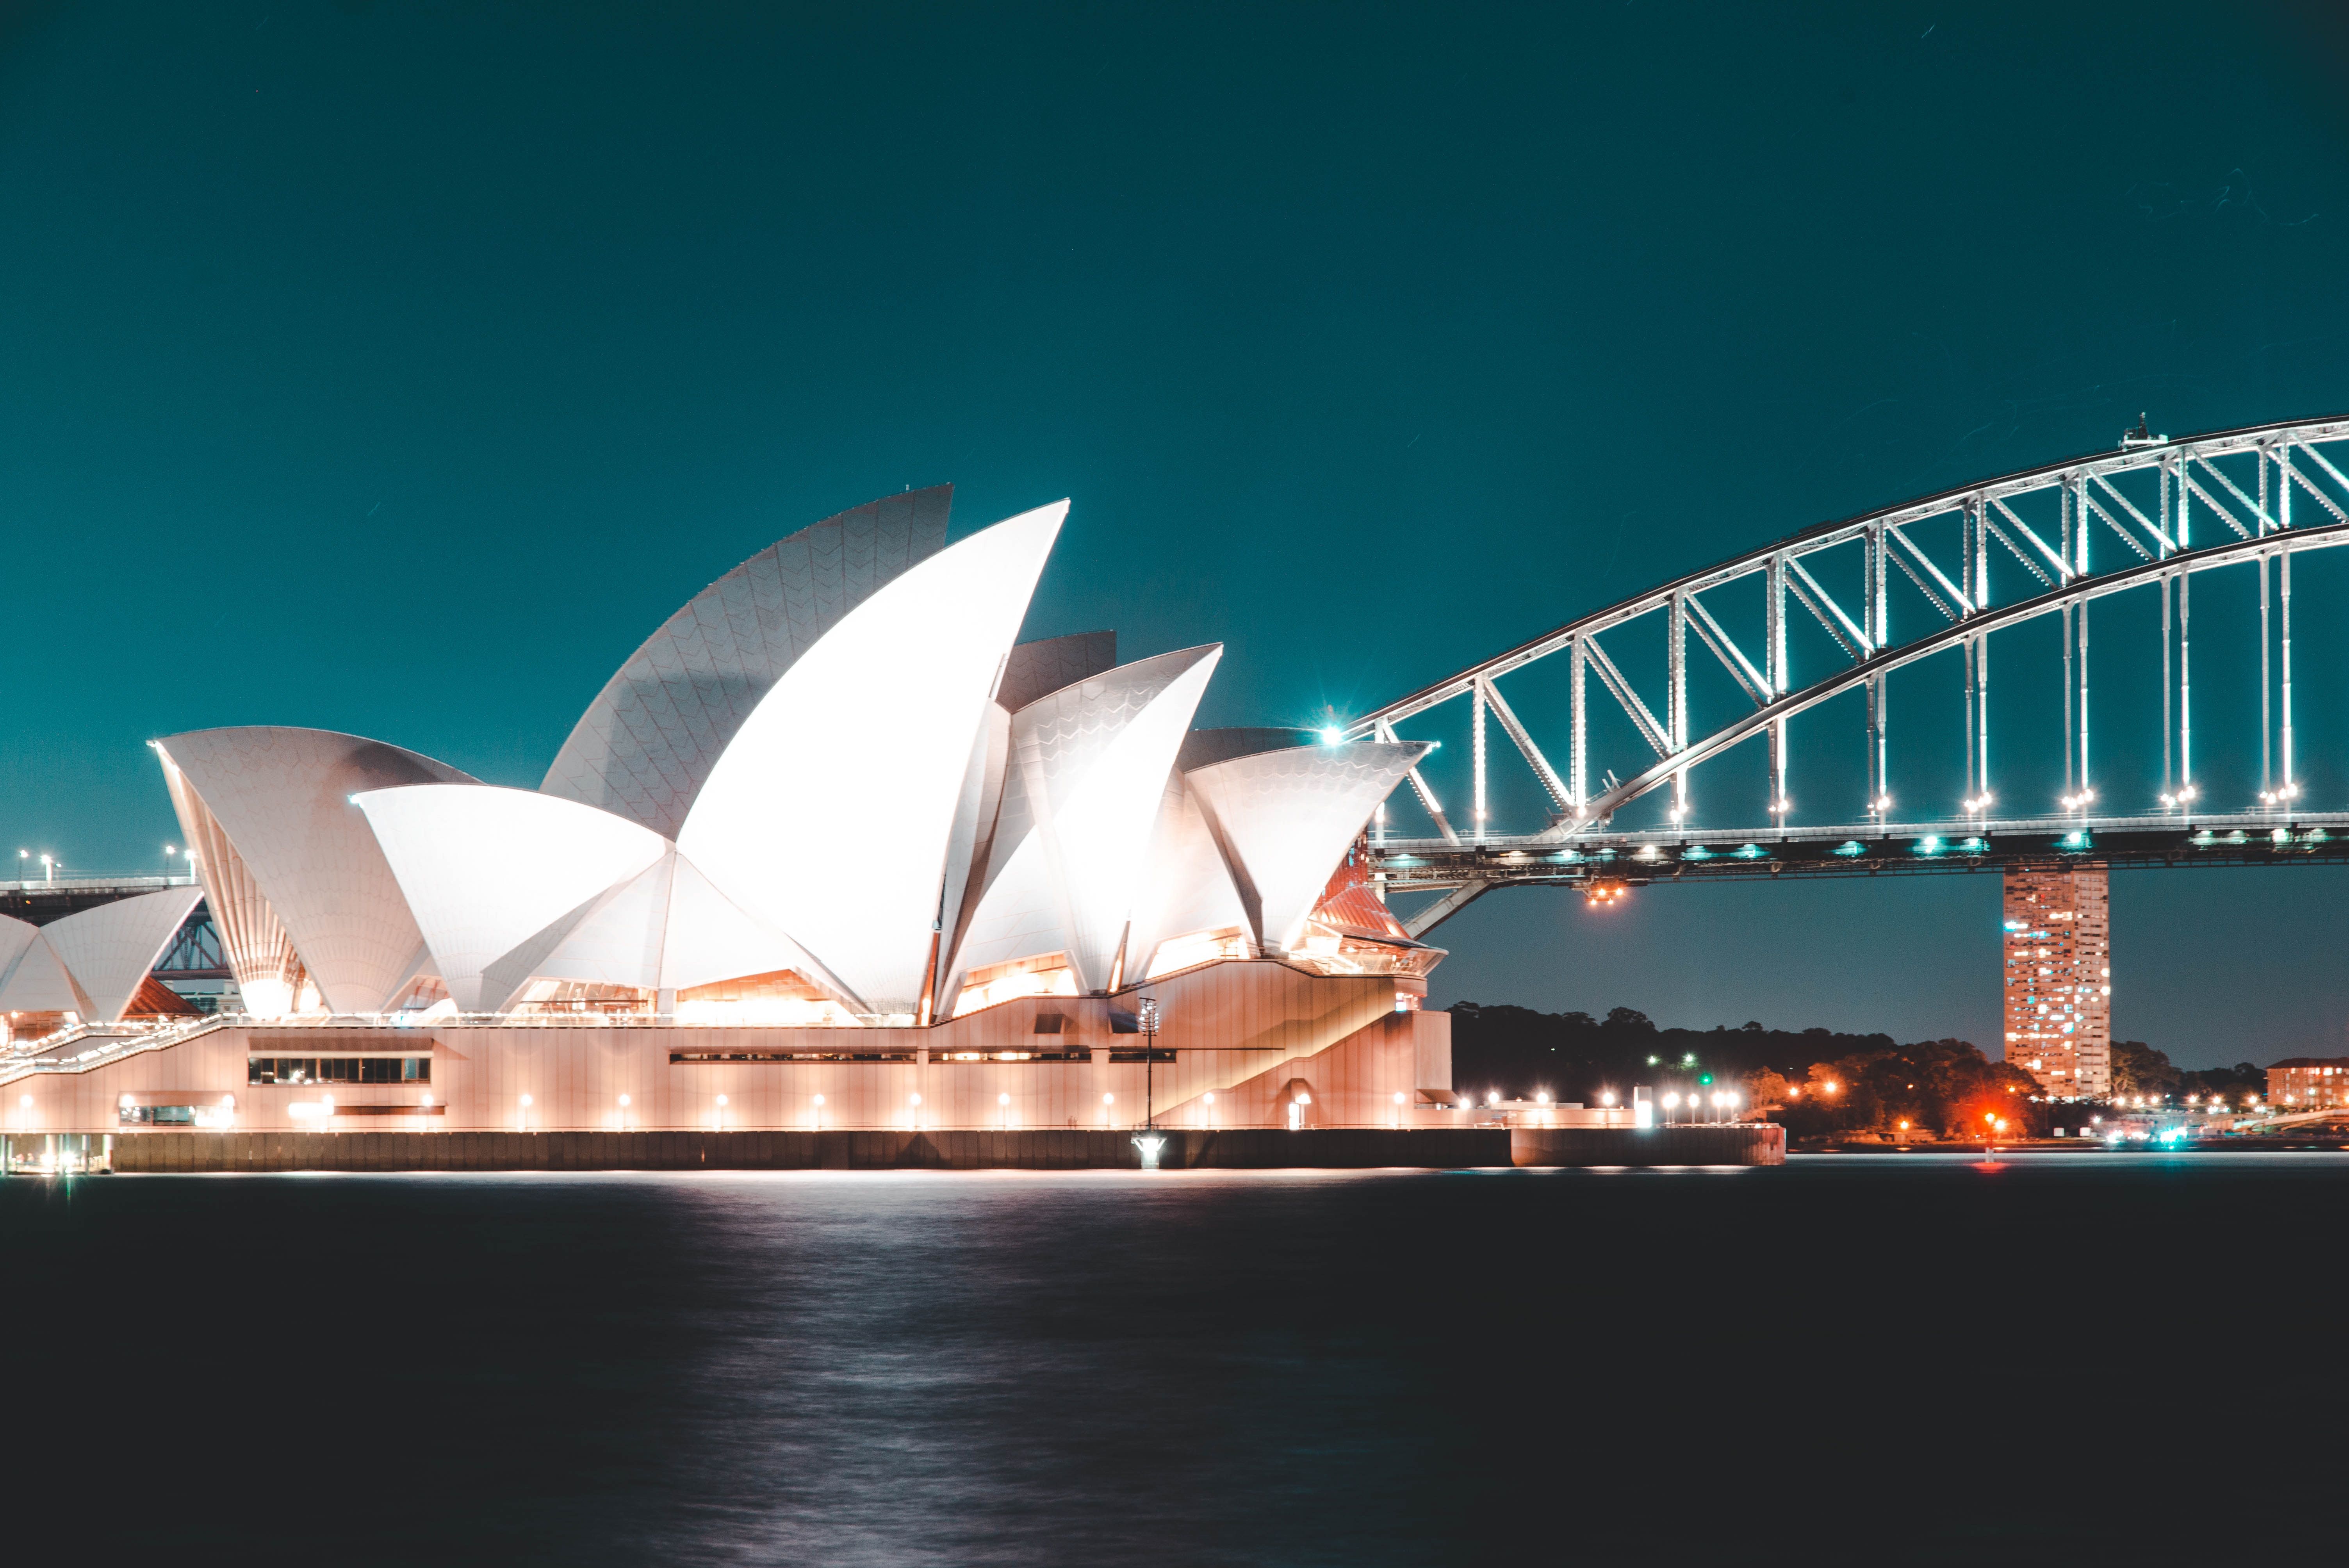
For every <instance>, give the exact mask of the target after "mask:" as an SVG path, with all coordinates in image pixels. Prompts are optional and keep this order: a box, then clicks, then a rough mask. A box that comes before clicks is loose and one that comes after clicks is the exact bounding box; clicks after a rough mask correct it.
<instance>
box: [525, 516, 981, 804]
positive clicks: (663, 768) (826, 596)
mask: <svg viewBox="0 0 2349 1568" xmlns="http://www.w3.org/2000/svg"><path fill="white" fill-rule="evenodd" d="M953 498H954V487H953V486H952V485H938V486H936V487H934V488H932V489H929V490H908V491H906V492H905V493H904V494H901V495H892V496H884V497H883V498H882V499H880V500H875V501H870V502H867V503H866V504H865V505H864V506H860V507H856V508H854V509H852V510H850V511H843V512H842V513H840V514H839V515H837V516H835V517H828V518H826V519H824V520H823V521H822V522H818V523H813V524H811V525H810V526H808V527H806V528H803V529H802V530H801V531H799V532H797V533H794V534H792V535H791V536H790V537H789V538H787V539H782V540H779V541H777V542H775V543H773V544H771V545H769V546H768V547H767V548H766V549H764V550H762V551H761V552H759V553H758V554H756V555H753V556H752V557H750V560H748V561H745V562H742V564H741V565H740V566H737V567H736V568H735V569H734V570H733V571H731V572H729V573H727V574H726V575H725V576H723V577H720V578H719V580H718V581H717V582H715V583H711V584H710V585H709V587H707V588H705V589H703V590H702V591H701V592H700V593H697V594H695V595H694V596H693V597H692V598H691V599H690V600H688V602H687V603H686V604H685V605H684V607H683V608H681V609H679V610H678V612H677V614H674V615H671V616H670V617H669V618H668V619H667V621H665V622H663V623H662V624H661V626H660V629H659V630H658V631H656V632H655V633H654V634H652V635H651V636H649V637H647V638H646V639H645V642H644V645H642V646H641V647H639V648H637V649H636V652H635V653H634V654H632V655H629V657H628V661H627V662H626V664H624V665H621V666H620V668H619V670H618V671H617V672H616V674H615V675H614V676H612V678H611V679H610V680H609V681H608V682H606V683H605V686H604V689H603V690H602V691H601V692H599V693H598V694H596V696H595V701H594V702H592V703H590V704H589V705H588V706H587V710H586V711H585V713H583V714H582V715H580V717H579V722H578V723H577V725H575V726H574V727H573V728H572V731H571V735H570V738H568V739H567V740H565V741H564V744H563V749H562V750H561V751H560V752H558V753H557V754H556V755H555V758H554V765H553V766H552V767H550V768H549V769H547V771H546V780H545V782H544V783H543V784H541V785H540V786H539V789H541V791H543V793H545V794H549V795H556V796H560V797H562V798H563V799H567V800H575V801H578V802H580V803H582V804H584V805H589V806H597V807H601V808H603V809H604V810H608V811H613V812H616V813H617V814H618V815H620V816H623V817H626V818H627V819H629V820H631V821H634V822H636V823H638V824H640V825H641V826H644V827H647V828H650V829H652V830H654V831H655V832H657V833H659V834H661V835H662V836H663V837H664V838H669V839H674V838H675V837H676V836H677V834H678V830H680V829H681V828H682V827H683V826H684V824H685V819H686V817H687V815H688V813H689V812H690V811H691V810H692V808H693V803H694V800H695V799H696V797H697V796H698V794H699V793H700V790H701V787H702V785H703V783H704V781H706V780H707V779H709V773H710V770H711V769H713V768H715V767H716V766H717V764H718V759H719V757H720V756H721V755H722V754H723V753H724V752H725V749H726V748H727V746H728V744H729V743H730V741H732V739H733V738H734V736H735V734H736V732H738V731H739V730H740V728H741V727H742V726H743V724H744V723H745V722H746V721H747V720H748V719H749V718H750V715H751V713H752V712H754V711H755V710H756V709H757V707H758V706H759V703H760V702H761V699H763V698H764V697H765V696H766V695H767V693H768V692H769V691H771V690H772V689H773V687H774V684H775V682H776V681H777V680H778V679H780V678H781V676H782V674H783V672H784V671H785V670H787V669H789V668H791V666H792V665H793V664H794V663H795V662H797V661H798V660H799V659H800V658H801V657H802V655H804V654H805V653H806V652H807V650H808V649H809V648H810V647H811V646H812V645H813V644H814V643H815V641H816V640H817V639H818V638H819V637H822V636H823V635H824V634H826V633H827V632H829V631H831V630H832V629H833V627H834V626H836V625H838V624H840V622H841V621H842V620H843V618H844V617H846V616H847V615H848V614H850V613H851V612H852V611H854V609H855V608H856V607H857V606H858V605H859V604H861V603H864V601H865V600H866V599H868V598H870V597H872V595H873V594H874V593H875V592H876V591H878V590H879V589H880V588H881V587H882V586H884V585H885V584H886V583H889V582H890V581H891V580H893V579H894V578H895V577H897V576H898V575H899V574H900V573H904V572H905V570H906V569H908V568H909V567H912V566H914V565H916V563H918V562H923V561H926V560H927V559H929V558H930V557H931V556H933V555H936V553H937V552H939V551H940V550H942V549H944V548H945V546H946V542H947V511H948V509H949V507H950V506H951V504H952V501H953Z"/></svg>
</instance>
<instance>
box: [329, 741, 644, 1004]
mask: <svg viewBox="0 0 2349 1568" xmlns="http://www.w3.org/2000/svg"><path fill="white" fill-rule="evenodd" d="M357 806H358V809H359V810H361V811H363V812H365V813H366V815H367V821H368V823H369V824H370V825H371V826H372V827H373V828H374V830H375V834H376V838H377V840H378V841H379V842H380V843H381V844H382V845H383V852H384V856H385V858H386V860H388V861H389V863H390V866H391V869H392V872H393V873H394V874H395V875H396V876H397V877H398V880H399V887H400V890H401V892H404V893H405V894H406V895H407V899H408V907H409V909H410V910H412V911H413V912H414V913H415V917H416V923H417V925H418V926H419V928H420V929H421V930H422V931H423V933H424V940H425V942H426V943H427V944H429V946H430V948H431V952H432V958H433V962H434V965H435V966H436V967H437V968H438V969H439V971H440V979H441V982H442V983H443V984H444V985H447V986H448V987H449V995H450V998H451V999H453V1000H454V1001H455V1002H456V1004H457V1006H458V1007H459V1009H460V1011H463V1012H468V1013H471V1012H480V1011H482V1010H484V1009H485V1008H494V1007H498V1006H503V1004H504V1003H505V1002H506V1000H507V999H508V997H509V996H511V995H512V990H513V988H514V985H519V984H520V982H521V980H522V979H527V978H528V977H529V975H528V973H527V966H526V965H525V973H524V974H523V975H521V976H520V977H518V978H516V979H515V980H514V982H513V985H509V986H507V987H506V990H505V991H504V992H503V993H502V994H501V995H490V992H491V990H492V988H493V985H492V982H491V981H490V980H489V978H488V977H487V976H486V975H485V974H484V971H486V970H488V969H489V968H490V967H491V966H492V965H495V964H496V963H497V962H498V961H499V960H500V959H501V958H503V957H504V956H505V955H506V954H508V953H510V952H512V950H513V949H514V948H515V947H516V946H517V945H519V944H523V943H524V942H526V941H528V940H530V939H531V938H533V937H534V936H537V935H539V934H541V933H543V932H546V931H548V930H549V928H551V927H554V926H555V925H556V924H557V923H558V922H562V921H564V920H566V919H569V918H573V917H574V916H575V915H576V913H578V912H579V911H580V910H581V909H582V908H583V906H585V905H588V904H590V903H594V902H595V901H597V900H599V899H601V898H602V897H604V895H605V893H606V892H609V891H610V890H611V889H613V888H614V887H616V886H618V885H619V884H621V883H623V882H626V881H628V880H629V879H630V878H632V877H634V876H635V875H636V873H637V872H641V871H644V870H645V869H646V868H647V867H648V866H651V865H653V864H654V863H655V862H656V861H659V860H660V859H661V858H662V857H663V856H664V855H665V854H667V852H668V844H667V841H665V840H663V839H662V838H661V836H660V835H659V834H658V833H656V832H654V831H653V830H651V829H649V828H645V827H641V826H639V825H638V824H636V823H635V822H631V821H629V820H626V818H624V817H617V816H615V815H613V814H612V813H611V812H609V811H599V810H596V809H595V808H594V807H592V806H583V805H580V804H579V803H578V802H577V801H575V800H564V799H557V798H556V797H554V796H552V795H542V794H539V793H537V792H535V791H533V790H528V789H498V788H495V787H494V786H492V785H488V784H424V785H414V786H410V787H409V788H406V789H377V790H371V791H369V792H367V793H365V794H362V795H360V796H359V797H358V798H357ZM559 935H560V934H559V933H558V934H557V936H558V938H559ZM548 945H549V949H550V950H551V949H552V947H553V945H554V944H553V943H549V944H548Z"/></svg>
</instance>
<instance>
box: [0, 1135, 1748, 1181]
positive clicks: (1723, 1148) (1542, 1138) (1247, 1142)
mask: <svg viewBox="0 0 2349 1568" xmlns="http://www.w3.org/2000/svg"><path fill="white" fill-rule="evenodd" d="M1159 1136H1161V1137H1163V1138H1164V1139H1165V1140H1166V1142H1165V1146H1164V1149H1163V1150H1162V1151H1161V1153H1160V1157H1159V1163H1160V1165H1161V1166H1162V1167H1164V1168H1165V1169H1168V1170H1180V1169H1185V1168H1189V1169H1215V1170H1281V1169H1298V1168H1320V1169H1369V1168H1375V1167H1411V1168H1417V1169H1422V1170H1447V1169H1463V1168H1470V1167H1493V1166H1504V1165H1524V1166H1560V1165H1775V1164H1779V1163H1782V1162H1783V1161H1785V1137H1784V1133H1783V1130H1781V1129H1778V1128H1775V1127H1672V1128H1652V1129H1649V1130H1644V1131H1635V1130H1630V1129H1618V1128H1517V1129H1503V1128H1456V1129H1455V1128H1442V1129H1422V1130H1413V1131H1387V1130H1379V1129H1372V1128H1335V1129H1323V1130H1306V1131H1301V1132H1290V1131H1288V1130H1283V1129H1273V1128H1245V1129H1235V1130H1223V1131H1209V1130H1198V1129H1187V1128H1186V1129H1175V1130H1167V1131H1163V1132H1161V1133H1160V1134H1159ZM10 1141H11V1142H12V1143H14V1142H24V1141H29V1140H16V1139H12V1140H10ZM99 1141H100V1140H97V1139H95V1138H93V1139H92V1140H90V1142H91V1144H92V1145H93V1148H92V1150H91V1153H92V1155H93V1156H96V1155H97V1153H98V1150H97V1148H96V1147H95V1146H96V1145H98V1143H99ZM110 1163H111V1166H112V1168H113V1169H114V1170H115V1171H120V1172H124V1173H165V1172H204V1171H900V1170H931V1171H982V1170H1016V1171H1085V1170H1133V1169H1136V1168H1138V1167H1139V1166H1140V1165H1141V1163H1142V1157H1141V1152H1140V1151H1139V1150H1136V1149H1135V1148H1134V1146H1133V1134H1132V1133H1131V1132H1126V1131H1085V1130H1073V1131H1071V1130H1030V1131H1018V1132H989V1131H985V1130H941V1131H933V1132H910V1131H833V1132H781V1131H770V1132H341V1133H336V1132H136V1133H119V1134H116V1135H115V1136H114V1138H113V1140H112V1150H111V1156H110Z"/></svg>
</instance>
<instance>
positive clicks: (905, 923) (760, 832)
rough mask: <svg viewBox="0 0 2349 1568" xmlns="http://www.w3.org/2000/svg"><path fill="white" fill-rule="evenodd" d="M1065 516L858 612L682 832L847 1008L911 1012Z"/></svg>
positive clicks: (950, 554)
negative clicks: (976, 770) (981, 758)
mask: <svg viewBox="0 0 2349 1568" xmlns="http://www.w3.org/2000/svg"><path fill="white" fill-rule="evenodd" d="M1067 514H1068V503H1067V502H1066V501H1056V502H1054V503H1053V504H1052V505H1050V506H1047V507H1040V508H1038V509H1037V510H1036V511H1030V512H1024V513H1022V514H1021V515H1019V516H1018V517H1015V518H1012V519H1009V521H1004V522H999V523H997V524H996V525H995V526H994V527H992V528H989V529H986V530H984V531H980V532H978V533H976V534H973V535H972V536H971V537H970V538H968V539H966V540H964V541H962V542H960V543H958V544H955V545H952V546H950V547H948V548H947V550H945V551H943V552H940V553H938V554H936V555H935V556H932V557H931V558H930V559H929V560H927V561H925V562H921V563H920V564H919V565H917V566H915V567H913V568H911V569H910V570H908V571H907V572H905V573H904V574H903V575H902V576H900V577H898V578H897V579H896V580H895V581H894V582H892V583H888V584H887V585H886V586H885V587H883V588H881V589H880V590H879V591H878V592H876V593H874V594H873V596H872V597H871V598H869V599H867V600H866V601H865V602H864V603H863V604H861V605H859V606H858V607H857V608H856V609H854V610H853V611H851V612H850V613H849V614H847V615H846V616H845V617H843V619H842V620H841V622H840V624H838V625H836V626H834V627H833V629H832V630H831V631H830V632H829V633H827V634H825V635H824V636H823V639H822V640H821V641H819V642H818V643H816V645H814V646H813V647H812V648H810V649H808V650H807V651H806V652H805V653H803V654H802V655H801V656H800V658H799V659H798V661H797V662H796V663H794V664H793V665H792V667H791V668H790V669H788V670H786V671H785V672H784V673H783V675H782V677H781V679H780V680H778V681H777V682H776V683H775V686H774V688H773V689H772V690H771V691H770V692H769V693H768V694H767V696H766V698H765V700H763V701H762V702H761V703H760V704H759V706H758V708H757V709H756V710H755V711H754V712H753V713H752V714H751V715H750V718H749V719H748V720H747V721H745V722H744V724H743V725H742V727H741V728H740V731H738V732H737V733H736V735H735V737H734V739H733V742H732V743H731V744H730V745H729V746H728V747H727V748H726V750H725V753H724V755H722V756H721V757H719V759H718V762H717V764H716V765H715V766H714V767H713V768H712V769H710V772H709V779H708V781H707V782H705V783H704V784H703V786H702V788H701V793H700V796H699V798H698V799H697V800H696V801H695V802H694V806H693V809H692V810H691V812H690V813H689V814H688V816H687V818H686V820H685V825H684V827H683V829H682V830H680V831H679V833H678V849H680V850H681V851H684V852H685V854H686V855H687V857H688V859H690V860H691V861H693V862H694V864H696V865H697V866H698V867H700V868H701V870H702V871H703V872H705V873H706V874H707V875H708V876H709V879H710V881H711V882H714V883H715V884H717V886H718V887H719V890H721V891H722V892H725V893H726V895H727V896H728V897H729V898H730V899H731V900H733V902H734V903H736V904H738V905H740V907H741V908H742V909H743V910H745V911H746V912H748V913H750V914H752V915H754V916H756V917H757V918H759V919H760V920H761V921H762V922H763V923H766V924H767V925H769V926H771V927H773V928H774V929H776V930H779V931H782V932H785V933H788V934H790V935H791V936H792V938H794V939H795V940H796V941H797V942H799V943H800V944H801V945H802V946H803V947H805V948H806V949H807V950H808V952H809V953H811V954H812V955H813V956H814V958H815V959H816V960H817V961H818V962H820V963H821V964H822V965H823V966H824V967H825V968H827V969H828V970H829V971H830V972H831V973H832V974H833V975H836V976H837V977H838V978H839V980H840V981H841V982H843V984H844V985H846V986H847V987H848V988H849V990H850V991H851V992H852V993H853V996H854V1000H855V1001H856V1002H857V1003H859V1004H861V1006H858V1007H857V1009H856V1010H858V1011H864V1012H870V1013H879V1014H906V1015H911V1014H915V1013H916V1012H917V1011H918V1009H919V1005H920V1000H921V993H922V989H923V984H924V980H925V977H926V971H927V968H928V965H929V964H930V962H931V957H932V953H931V948H932V944H931V937H932V935H933V934H934V929H935V926H936V923H937V921H938V918H939V913H940V901H941V889H942V887H943V885H944V879H946V878H947V876H949V875H950V874H952V872H950V868H949V866H948V861H949V859H950V854H949V851H950V850H951V849H952V848H953V847H954V845H955V840H956V833H955V829H956V823H957V815H958V814H959V810H960V808H961V807H962V806H963V804H964V798H965V795H966V789H965V785H966V782H967V779H968V773H969V769H970V765H971V761H972V758H973V756H974V753H975V750H976V749H977V742H978V738H979V735H980V731H981V726H982V725H983V724H984V723H985V722H986V713H987V710H988V708H989V707H992V706H993V703H994V695H995V690H996V683H997V679H998V677H999V675H1000V673H1001V672H1002V669H1003V665H1004V659H1005V655H1007V654H1008V653H1009V650H1010V648H1011V645H1012V643H1013V640H1014V639H1015V638H1016V637H1017V636H1018V635H1019V622H1020V620H1021V618H1022V617H1023V616H1024V615H1025V614H1026V613H1027V609H1028V601H1029V598H1030V595H1031V594H1032V593H1034V592H1035V587H1036V580H1037V578H1038V576H1039V575H1040V573H1042V571H1043V569H1044V561H1045V558H1046V556H1048V555H1049V554H1050V552H1051V548H1052V542H1053V540H1054V539H1055V538H1056V537H1057V536H1058V535H1059V533H1060V529H1061V521H1062V520H1063V519H1064V518H1065V517H1066V516H1067ZM966 852H967V851H966Z"/></svg>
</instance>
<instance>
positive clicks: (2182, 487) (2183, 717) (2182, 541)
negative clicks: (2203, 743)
mask: <svg viewBox="0 0 2349 1568" xmlns="http://www.w3.org/2000/svg"><path fill="white" fill-rule="evenodd" d="M2163 468H2164V469H2165V471H2167V472H2170V473H2174V474H2175V475H2176V476H2177V480H2178V527H2177V528H2176V529H2175V530H2174V531H2173V536H2174V537H2175V538H2176V539H2177V541H2178V553H2179V554H2181V555H2182V554H2184V553H2185V552H2188V551H2189V550H2191V549H2193V548H2194V493H2193V490H2192V488H2191V487H2189V485H2188V484H2187V482H2186V459H2185V457H2184V455H2183V454H2180V455H2179V456H2178V457H2175V458H2172V459H2169V461H2168V462H2167V463H2165V464H2164V465H2163ZM2193 616H2194V576H2193V573H2189V572H2181V573H2178V792H2179V794H2180V795H2181V797H2184V796H2190V794H2191V792H2192V790H2193V789H2194V645H2193V627H2192V621H2193Z"/></svg>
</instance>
